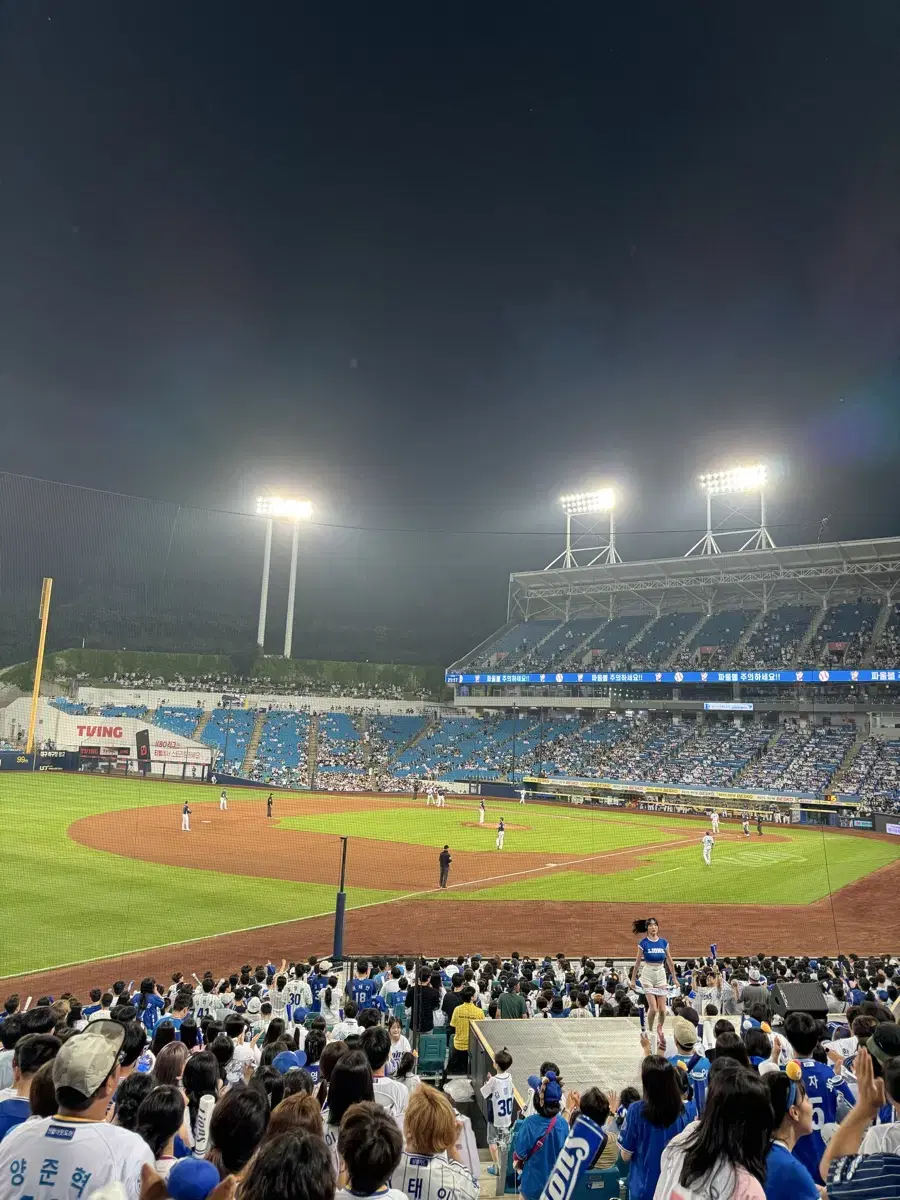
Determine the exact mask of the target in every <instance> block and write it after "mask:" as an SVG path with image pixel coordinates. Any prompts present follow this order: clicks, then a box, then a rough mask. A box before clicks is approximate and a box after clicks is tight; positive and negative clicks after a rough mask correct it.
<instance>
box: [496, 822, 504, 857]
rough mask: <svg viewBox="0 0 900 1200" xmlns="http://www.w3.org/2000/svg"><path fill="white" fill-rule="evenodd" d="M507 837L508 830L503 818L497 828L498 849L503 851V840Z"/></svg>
mask: <svg viewBox="0 0 900 1200" xmlns="http://www.w3.org/2000/svg"><path fill="white" fill-rule="evenodd" d="M505 836H506V829H505V827H504V824H503V818H502V817H501V818H500V823H499V825H498V826H497V849H498V850H502V849H503V839H504V837H505Z"/></svg>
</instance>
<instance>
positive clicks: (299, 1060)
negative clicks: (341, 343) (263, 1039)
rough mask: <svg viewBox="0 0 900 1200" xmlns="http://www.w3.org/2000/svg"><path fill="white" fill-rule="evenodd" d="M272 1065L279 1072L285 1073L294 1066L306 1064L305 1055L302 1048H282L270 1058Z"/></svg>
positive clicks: (280, 1073)
mask: <svg viewBox="0 0 900 1200" xmlns="http://www.w3.org/2000/svg"><path fill="white" fill-rule="evenodd" d="M272 1066H273V1067H274V1068H275V1070H276V1071H277V1072H278V1073H279V1075H285V1074H287V1072H288V1071H291V1070H293V1068H294V1067H305V1066H306V1055H305V1054H304V1053H303V1051H302V1050H282V1052H281V1053H280V1054H276V1055H275V1057H274V1058H273V1059H272Z"/></svg>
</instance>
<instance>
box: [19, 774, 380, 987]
mask: <svg viewBox="0 0 900 1200" xmlns="http://www.w3.org/2000/svg"><path fill="white" fill-rule="evenodd" d="M266 794H267V793H266V792H262V791H261V792H257V791H255V790H250V789H246V790H242V791H241V793H240V799H242V800H243V799H248V800H249V799H252V798H254V797H255V798H256V799H257V800H258V801H262V800H264V798H265V796H266ZM203 796H207V797H208V800H205V801H204V800H203V799H202V797H203ZM186 797H187V799H189V800H190V803H191V807H192V808H194V809H195V810H196V808H198V807H202V805H203V804H204V803H209V804H217V803H218V792H217V791H215V790H214V789H212V788H210V789H209V790H208V791H201V790H200V789H198V787H197V786H196V785H194V786H192V785H190V784H188V785H184V786H180V785H178V784H162V783H141V782H139V781H136V780H117V779H102V780H90V779H88V778H82V777H73V776H63V775H28V774H25V773H24V772H23V773H15V774H9V775H5V776H4V778H3V779H2V780H0V828H2V829H3V830H4V836H3V837H2V839H0V879H2V889H3V903H2V911H0V976H3V975H11V974H15V973H16V972H20V971H26V970H27V971H31V970H39V969H41V968H44V967H52V966H57V965H61V964H63V963H72V962H81V961H83V960H85V959H89V958H100V957H105V956H107V955H114V954H121V953H125V952H127V951H133V950H141V949H144V948H145V947H150V946H158V945H164V944H166V943H167V942H178V941H186V940H187V939H189V938H198V937H207V936H210V935H212V934H217V933H227V932H229V931H232V930H236V929H247V928H251V927H253V926H255V925H267V924H272V923H274V922H277V921H287V920H291V919H294V918H297V917H307V916H314V915H316V914H319V913H328V912H333V911H334V888H333V887H331V886H328V885H325V884H314V883H293V882H289V881H286V880H283V879H277V880H276V879H272V880H264V879H260V878H258V877H248V876H243V875H225V874H222V873H220V872H217V871H203V870H193V869H190V868H186V867H171V866H163V865H157V864H154V863H145V862H139V861H137V860H136V859H129V858H122V857H120V856H119V855H116V854H107V853H106V852H104V851H102V850H91V849H89V848H88V847H86V846H80V845H78V843H76V842H73V841H71V840H70V839H69V838H68V837H67V836H66V830H67V829H68V827H69V825H71V824H72V822H73V821H77V820H78V819H79V818H80V817H87V816H91V815H92V814H94V813H102V812H110V811H114V810H117V809H130V808H137V807H141V808H147V807H151V806H153V807H155V806H157V805H161V804H166V805H177V806H180V805H181V804H182V803H183V802H184V800H185V798H186ZM396 894H397V893H396V892H388V891H380V890H377V889H375V888H368V889H362V888H354V889H353V891H352V892H351V893H350V894H349V896H348V901H349V906H350V907H353V906H356V905H359V904H367V903H371V902H373V901H380V900H388V899H390V898H391V897H392V896H394V895H396Z"/></svg>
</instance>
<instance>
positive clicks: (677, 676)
mask: <svg viewBox="0 0 900 1200" xmlns="http://www.w3.org/2000/svg"><path fill="white" fill-rule="evenodd" d="M444 678H445V681H446V682H447V683H448V684H473V683H484V684H489V683H500V684H503V683H530V684H541V683H575V684H578V683H582V684H585V683H586V684H591V683H664V684H669V685H671V684H675V685H676V686H677V685H678V684H682V683H701V684H702V683H781V684H791V683H793V684H797V683H900V667H891V668H890V670H885V671H880V670H879V671H873V670H863V669H861V668H860V669H859V670H855V669H854V670H846V669H843V668H842V669H841V670H833V671H832V670H828V671H826V670H812V671H546V672H541V673H539V672H536V671H531V672H510V673H504V672H497V671H484V672H481V673H479V674H477V675H476V674H469V673H468V672H459V671H447V672H445V675H444Z"/></svg>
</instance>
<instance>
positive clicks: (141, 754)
mask: <svg viewBox="0 0 900 1200" xmlns="http://www.w3.org/2000/svg"><path fill="white" fill-rule="evenodd" d="M134 740H135V744H136V745H137V756H138V762H147V763H148V762H149V761H150V730H149V729H139V730H138V731H137V733H136V734H135V735H134Z"/></svg>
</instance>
